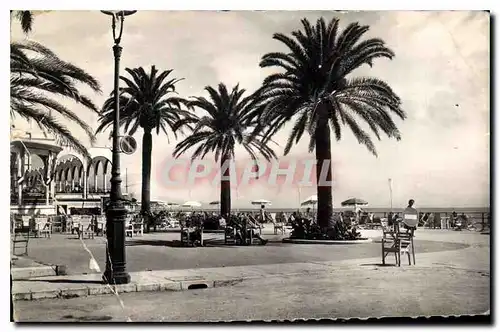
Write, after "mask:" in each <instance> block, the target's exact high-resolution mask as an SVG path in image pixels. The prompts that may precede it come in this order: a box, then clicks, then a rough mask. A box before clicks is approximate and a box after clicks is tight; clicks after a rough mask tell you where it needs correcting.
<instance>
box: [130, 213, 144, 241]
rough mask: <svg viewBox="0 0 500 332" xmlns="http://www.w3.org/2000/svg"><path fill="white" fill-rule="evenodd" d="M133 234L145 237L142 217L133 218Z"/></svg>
mask: <svg viewBox="0 0 500 332" xmlns="http://www.w3.org/2000/svg"><path fill="white" fill-rule="evenodd" d="M132 232H133V233H134V235H137V236H143V235H144V218H143V217H142V216H139V215H137V216H136V217H135V218H132Z"/></svg>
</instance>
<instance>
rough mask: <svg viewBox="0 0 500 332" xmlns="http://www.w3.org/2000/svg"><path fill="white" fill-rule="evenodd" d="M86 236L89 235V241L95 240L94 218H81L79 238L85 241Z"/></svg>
mask: <svg viewBox="0 0 500 332" xmlns="http://www.w3.org/2000/svg"><path fill="white" fill-rule="evenodd" d="M85 235H87V236H88V238H89V239H90V238H92V239H93V238H94V235H95V232H94V225H93V223H92V216H81V219H80V231H79V236H80V237H81V238H82V239H83V238H84V237H85Z"/></svg>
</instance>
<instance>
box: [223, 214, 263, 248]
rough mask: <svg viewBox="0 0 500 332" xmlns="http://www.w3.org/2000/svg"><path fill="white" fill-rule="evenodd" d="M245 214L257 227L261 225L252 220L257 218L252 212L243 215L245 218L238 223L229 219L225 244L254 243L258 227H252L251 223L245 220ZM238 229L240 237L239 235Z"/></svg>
mask: <svg viewBox="0 0 500 332" xmlns="http://www.w3.org/2000/svg"><path fill="white" fill-rule="evenodd" d="M245 216H246V217H247V218H248V221H250V222H251V223H253V224H254V225H255V226H256V227H257V226H259V224H256V223H255V222H253V221H252V220H255V219H254V218H253V217H252V216H251V215H250V214H247V215H243V216H242V218H243V220H241V222H240V223H238V224H235V223H234V221H231V220H229V221H227V223H228V224H227V226H226V228H225V231H224V244H234V245H252V244H253V243H254V237H255V230H256V229H254V228H253V227H251V225H249V224H248V223H247V222H246V221H244V218H245ZM236 218H238V217H236ZM238 229H239V234H240V238H239V237H238V235H237V234H238ZM259 229H260V228H259Z"/></svg>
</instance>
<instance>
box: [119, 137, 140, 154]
mask: <svg viewBox="0 0 500 332" xmlns="http://www.w3.org/2000/svg"><path fill="white" fill-rule="evenodd" d="M120 150H121V151H122V152H123V153H125V154H132V153H134V152H135V150H137V142H136V140H135V139H134V138H133V137H132V136H123V137H122V138H121V139H120Z"/></svg>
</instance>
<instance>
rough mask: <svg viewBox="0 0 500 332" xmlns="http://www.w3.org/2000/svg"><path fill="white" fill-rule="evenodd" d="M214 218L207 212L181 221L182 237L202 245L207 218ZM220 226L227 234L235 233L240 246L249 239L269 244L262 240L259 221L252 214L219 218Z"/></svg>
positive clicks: (196, 213)
mask: <svg viewBox="0 0 500 332" xmlns="http://www.w3.org/2000/svg"><path fill="white" fill-rule="evenodd" d="M211 217H214V215H209V214H207V213H206V212H199V213H198V212H193V213H192V214H191V215H189V216H187V217H185V218H183V219H182V220H181V224H182V226H183V227H182V231H181V236H182V237H183V238H185V239H189V242H192V243H193V244H195V245H196V244H200V245H202V232H203V225H204V223H205V221H206V220H207V218H211ZM218 218H219V225H220V226H221V227H224V229H225V232H234V236H235V240H236V241H237V242H238V243H240V244H246V243H247V242H248V241H247V240H248V239H249V238H252V239H257V240H258V241H260V244H262V245H265V244H267V241H268V240H266V239H264V238H262V236H261V235H260V232H259V231H258V230H259V229H260V227H259V224H258V222H257V220H256V219H255V218H254V217H253V216H252V215H250V214H246V213H237V214H231V215H230V216H229V218H227V217H223V216H218Z"/></svg>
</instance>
